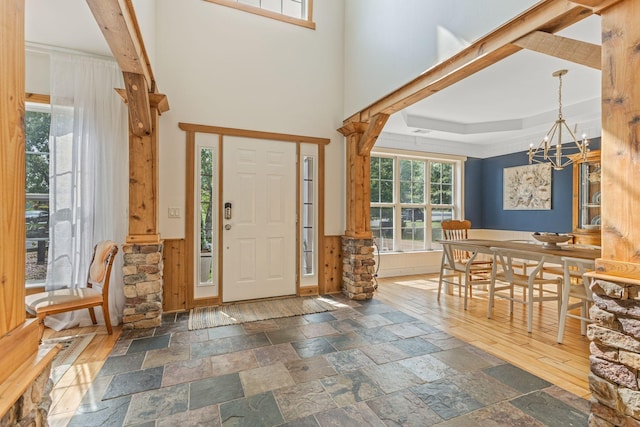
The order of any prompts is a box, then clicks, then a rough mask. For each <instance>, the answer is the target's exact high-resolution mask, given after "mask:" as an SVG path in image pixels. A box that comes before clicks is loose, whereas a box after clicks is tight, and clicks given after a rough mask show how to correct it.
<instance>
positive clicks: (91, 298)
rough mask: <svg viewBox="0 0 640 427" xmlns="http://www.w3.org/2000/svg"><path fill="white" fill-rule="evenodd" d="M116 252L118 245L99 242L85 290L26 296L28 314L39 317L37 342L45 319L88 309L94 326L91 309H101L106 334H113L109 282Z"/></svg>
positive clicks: (58, 291)
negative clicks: (52, 315)
mask: <svg viewBox="0 0 640 427" xmlns="http://www.w3.org/2000/svg"><path fill="white" fill-rule="evenodd" d="M117 252H118V246H117V245H116V244H115V243H114V242H112V241H110V240H106V241H102V242H100V243H98V244H97V245H95V247H94V248H93V256H92V258H91V265H90V268H89V272H88V273H87V287H86V288H72V289H69V288H65V289H56V290H55V291H49V292H40V293H37V294H33V295H28V296H27V297H26V299H25V308H26V310H27V312H28V313H29V314H31V315H33V316H35V317H37V318H38V323H39V326H40V340H42V335H43V334H44V319H45V318H46V317H47V316H48V315H50V314H57V313H64V312H67V311H75V310H81V309H83V308H87V309H89V315H90V316H91V321H92V322H93V324H94V325H95V324H97V323H98V322H97V320H96V314H95V311H94V307H102V314H103V316H104V323H105V325H106V327H107V332H108V333H109V335H111V334H112V333H113V330H112V327H111V319H110V317H109V280H110V278H111V267H112V265H113V261H114V259H115V255H116V253H117ZM94 286H96V287H99V288H100V289H96V287H94Z"/></svg>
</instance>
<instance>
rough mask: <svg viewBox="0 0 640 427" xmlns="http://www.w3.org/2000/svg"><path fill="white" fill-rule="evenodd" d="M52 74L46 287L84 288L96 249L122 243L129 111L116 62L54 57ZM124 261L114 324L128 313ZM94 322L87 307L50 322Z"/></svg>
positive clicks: (116, 274) (115, 289) (114, 292)
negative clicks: (122, 96) (106, 242)
mask: <svg viewBox="0 0 640 427" xmlns="http://www.w3.org/2000/svg"><path fill="white" fill-rule="evenodd" d="M50 72H51V136H50V139H49V141H50V142H49V144H50V146H49V149H50V153H51V154H50V166H49V188H50V190H49V192H50V195H49V212H50V216H51V218H50V225H49V227H50V229H49V236H50V241H49V259H48V265H47V283H46V289H47V290H53V289H59V288H63V287H71V288H73V287H84V286H86V279H87V272H88V271H89V264H90V262H91V255H92V252H93V246H94V245H95V244H96V243H97V242H99V241H101V240H105V239H109V240H113V241H114V242H116V243H117V244H118V245H119V246H121V244H122V243H124V241H125V237H126V232H127V213H126V212H127V207H128V194H129V193H128V176H129V174H128V170H129V169H128V164H129V157H128V152H129V149H128V147H129V144H128V130H127V126H128V122H127V110H126V107H125V105H124V103H123V102H122V99H120V97H119V96H118V95H117V94H116V92H115V91H114V88H117V87H123V82H122V73H121V72H120V69H119V68H118V65H117V64H116V63H115V62H112V61H107V60H102V59H97V58H91V57H84V56H76V55H70V54H61V53H51V71H50ZM122 259H123V256H122V252H121V251H120V252H119V253H118V255H117V257H116V260H115V262H114V265H113V270H112V275H111V287H110V291H109V299H110V301H109V311H110V315H111V323H112V324H114V325H117V324H119V323H120V320H121V318H122V311H123V308H124V293H123V283H122V264H123V262H122ZM97 310H98V311H100V309H99V308H98V309H97ZM98 319H99V321H102V315H101V313H100V315H99V316H98ZM89 322H90V320H89V316H88V311H87V310H80V311H76V312H72V313H64V314H60V315H57V316H48V317H47V326H50V327H52V328H54V329H56V330H60V329H65V328H69V327H73V326H76V325H78V324H80V325H84V324H88V323H89Z"/></svg>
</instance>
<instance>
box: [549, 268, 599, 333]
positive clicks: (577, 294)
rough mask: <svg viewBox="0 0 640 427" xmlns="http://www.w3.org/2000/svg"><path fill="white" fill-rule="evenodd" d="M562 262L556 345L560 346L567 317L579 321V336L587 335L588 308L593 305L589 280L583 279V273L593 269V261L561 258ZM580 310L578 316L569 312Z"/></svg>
mask: <svg viewBox="0 0 640 427" xmlns="http://www.w3.org/2000/svg"><path fill="white" fill-rule="evenodd" d="M562 261H563V262H564V286H563V289H562V307H561V309H560V319H559V323H558V340H557V341H558V343H560V344H562V341H563V337H564V328H565V325H566V320H567V317H571V318H574V319H578V320H580V334H581V335H586V334H587V323H588V322H590V321H591V319H590V318H589V306H590V305H591V304H592V303H593V297H592V293H591V287H590V285H591V280H590V279H589V278H587V277H585V275H584V274H585V273H586V272H587V271H590V270H594V269H595V261H593V260H587V259H581V258H570V257H563V258H562ZM576 308H580V314H574V313H571V312H570V311H569V310H574V309H576Z"/></svg>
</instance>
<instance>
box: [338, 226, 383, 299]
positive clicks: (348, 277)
mask: <svg viewBox="0 0 640 427" xmlns="http://www.w3.org/2000/svg"><path fill="white" fill-rule="evenodd" d="M342 265H343V268H342V293H343V294H345V295H346V296H348V297H349V298H351V299H353V300H368V299H371V298H373V292H374V291H375V285H374V283H373V275H374V273H375V265H376V261H375V259H374V258H373V240H372V239H358V238H354V237H349V236H342Z"/></svg>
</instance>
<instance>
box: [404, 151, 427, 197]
mask: <svg viewBox="0 0 640 427" xmlns="http://www.w3.org/2000/svg"><path fill="white" fill-rule="evenodd" d="M424 167H425V162H423V161H421V160H400V203H424Z"/></svg>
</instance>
